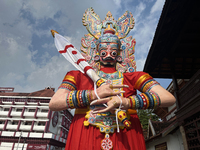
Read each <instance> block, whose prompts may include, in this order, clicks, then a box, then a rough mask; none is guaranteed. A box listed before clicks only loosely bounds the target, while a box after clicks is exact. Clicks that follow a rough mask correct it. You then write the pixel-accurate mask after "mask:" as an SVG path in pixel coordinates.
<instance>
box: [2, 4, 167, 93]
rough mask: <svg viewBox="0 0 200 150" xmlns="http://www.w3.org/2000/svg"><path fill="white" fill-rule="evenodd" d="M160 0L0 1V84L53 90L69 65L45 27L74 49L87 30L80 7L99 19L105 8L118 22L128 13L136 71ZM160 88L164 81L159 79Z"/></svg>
mask: <svg viewBox="0 0 200 150" xmlns="http://www.w3.org/2000/svg"><path fill="white" fill-rule="evenodd" d="M163 5H164V0H123V1H122V0H45V1H44V0H28V1H27V0H17V1H16V0H1V1H0V87H14V88H15V90H14V91H15V92H33V91H37V90H41V89H44V88H45V87H48V86H51V87H54V88H56V90H57V87H58V86H59V84H60V83H61V81H62V79H63V77H64V75H65V74H66V72H68V71H70V70H72V69H75V68H73V67H72V66H71V65H70V64H69V63H68V62H67V61H66V60H65V59H64V58H63V56H62V55H60V54H59V53H58V52H57V50H56V48H55V45H54V39H53V37H52V35H51V32H50V30H51V29H54V30H56V31H58V32H59V33H60V34H61V35H63V36H66V37H68V40H70V41H71V42H72V43H73V44H74V45H75V47H77V48H80V45H81V44H80V43H81V42H80V41H81V37H83V36H84V34H87V33H88V32H87V30H86V28H85V27H84V26H83V25H82V16H83V13H84V12H85V10H86V9H87V8H89V7H92V8H93V9H94V11H95V12H96V13H97V14H98V15H99V16H100V18H101V20H104V18H105V16H106V14H107V12H108V11H111V13H112V15H113V17H114V18H115V20H118V18H119V17H121V16H122V15H123V14H124V13H125V11H126V10H129V11H130V12H132V14H133V17H134V18H135V27H134V29H133V30H132V31H131V32H130V33H129V36H130V35H132V36H133V38H135V39H136V47H135V50H136V53H135V57H136V65H137V71H142V70H143V67H144V63H145V60H146V57H147V54H148V51H149V48H150V46H151V43H152V39H153V36H154V33H155V29H156V27H157V24H158V21H159V17H160V14H161V11H162V8H163ZM159 81H160V83H161V85H163V86H164V87H165V88H166V87H167V85H168V84H169V81H168V80H159Z"/></svg>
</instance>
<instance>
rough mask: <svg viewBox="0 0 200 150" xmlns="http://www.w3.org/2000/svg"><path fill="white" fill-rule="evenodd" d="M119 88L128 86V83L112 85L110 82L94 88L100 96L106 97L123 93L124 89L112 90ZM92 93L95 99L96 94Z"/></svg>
mask: <svg viewBox="0 0 200 150" xmlns="http://www.w3.org/2000/svg"><path fill="white" fill-rule="evenodd" d="M120 88H128V85H112V84H103V85H102V86H100V87H98V88H97V89H96V93H97V95H98V96H99V97H100V98H106V97H109V96H116V95H119V94H120V93H124V92H125V91H119V92H114V91H113V89H120ZM93 95H94V99H97V96H96V95H95V93H94V94H93Z"/></svg>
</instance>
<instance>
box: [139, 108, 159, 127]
mask: <svg viewBox="0 0 200 150" xmlns="http://www.w3.org/2000/svg"><path fill="white" fill-rule="evenodd" d="M152 112H153V109H146V110H138V117H139V119H140V122H141V124H142V128H143V129H147V128H148V123H149V119H150V118H151V120H152V121H159V119H160V118H159V117H158V116H157V115H156V114H154V113H152Z"/></svg>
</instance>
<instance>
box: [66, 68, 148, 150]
mask: <svg viewBox="0 0 200 150" xmlns="http://www.w3.org/2000/svg"><path fill="white" fill-rule="evenodd" d="M105 71H106V70H105ZM110 71H111V70H109V72H110ZM107 73H108V72H107ZM144 74H145V73H144V72H134V73H124V74H123V76H124V80H123V84H125V85H129V88H124V89H123V90H124V91H125V93H124V97H128V96H131V95H135V94H136V89H134V84H135V83H136V81H137V80H138V79H139V78H140V77H141V76H142V75H144ZM67 75H71V76H73V77H74V80H75V82H76V83H75V84H76V90H93V86H94V83H93V81H92V80H91V79H90V78H89V77H88V76H87V75H85V74H82V73H81V72H80V71H70V72H68V73H67ZM69 82H71V81H69ZM81 110H83V112H84V109H78V111H76V113H75V115H74V118H73V120H72V123H71V125H70V130H69V134H68V138H67V143H66V147H65V150H101V147H100V145H101V140H102V139H104V137H105V134H104V133H100V130H99V128H97V127H95V126H92V125H89V126H87V127H86V126H84V125H83V122H84V121H85V120H86V119H85V114H81V113H80V112H81ZM133 112H134V111H133ZM130 116H131V118H130V121H131V126H132V127H131V129H129V130H127V129H126V128H124V129H123V130H121V129H120V132H119V133H117V132H116V131H115V133H113V134H112V133H110V134H109V135H110V139H111V140H112V142H113V145H114V146H113V150H145V149H146V146H145V141H144V137H143V131H142V128H141V124H140V120H139V118H138V115H137V113H133V114H131V115H130Z"/></svg>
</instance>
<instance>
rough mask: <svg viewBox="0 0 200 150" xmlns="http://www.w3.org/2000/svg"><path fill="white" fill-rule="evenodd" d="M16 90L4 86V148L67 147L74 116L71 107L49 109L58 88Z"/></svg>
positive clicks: (0, 135) (0, 108) (0, 110)
mask: <svg viewBox="0 0 200 150" xmlns="http://www.w3.org/2000/svg"><path fill="white" fill-rule="evenodd" d="M13 90H14V88H0V149H3V150H14V149H26V150H33V149H37V150H56V149H58V150H61V149H64V147H65V143H66V139H67V135H68V131H69V127H70V124H71V120H72V118H73V116H72V115H71V113H70V112H69V111H68V110H64V111H60V112H53V111H51V110H50V109H49V101H50V99H51V97H52V96H53V94H54V88H50V87H48V88H45V89H43V90H40V91H36V92H32V93H14V92H13Z"/></svg>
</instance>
